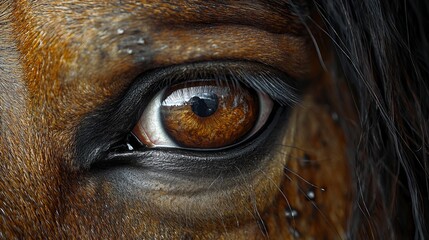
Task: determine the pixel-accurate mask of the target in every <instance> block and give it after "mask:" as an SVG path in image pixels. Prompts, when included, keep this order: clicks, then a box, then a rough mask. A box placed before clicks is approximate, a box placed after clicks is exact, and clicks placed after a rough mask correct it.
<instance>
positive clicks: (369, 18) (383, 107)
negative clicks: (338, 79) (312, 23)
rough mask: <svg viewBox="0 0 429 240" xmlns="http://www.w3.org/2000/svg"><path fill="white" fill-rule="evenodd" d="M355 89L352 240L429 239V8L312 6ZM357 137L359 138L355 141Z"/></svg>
mask: <svg viewBox="0 0 429 240" xmlns="http://www.w3.org/2000/svg"><path fill="white" fill-rule="evenodd" d="M314 5H315V8H316V10H317V11H318V12H319V14H320V15H321V16H322V18H323V19H324V20H325V26H322V28H324V29H325V30H326V31H327V34H328V35H329V36H328V37H329V38H330V39H331V40H332V42H333V46H334V48H335V51H336V56H337V59H338V61H337V62H338V63H339V69H340V71H341V74H342V76H343V78H344V81H346V82H347V84H348V86H349V87H350V88H351V89H352V92H353V95H354V96H353V99H354V101H355V105H356V109H357V112H358V115H359V121H360V122H359V123H357V125H358V127H355V126H353V124H350V123H346V124H347V125H346V128H345V129H346V131H347V132H348V135H349V136H348V137H349V139H351V141H350V142H349V148H350V155H351V159H352V160H351V166H352V169H354V187H355V194H356V195H355V196H356V202H355V204H354V209H353V213H352V214H353V216H352V220H351V223H350V226H349V234H350V236H352V237H351V238H356V237H358V238H364V239H366V238H374V239H386V238H387V239H395V238H400V239H403V238H404V237H405V238H407V239H408V238H409V239H412V238H413V237H412V236H413V234H414V239H424V238H425V237H426V236H427V234H428V232H427V227H426V220H427V219H429V218H428V215H429V211H428V208H429V201H428V198H429V196H428V187H429V186H428V172H429V171H428V170H429V166H428V152H429V144H428V141H429V139H428V135H429V131H428V128H429V124H428V122H429V78H428V69H429V68H428V67H429V66H428V64H429V46H428V44H429V42H428V34H429V18H428V16H429V2H428V1H425V0H421V1H417V0H416V1H397V0H393V1H383V0H359V1H353V0H342V1H318V0H316V1H315V2H314ZM356 133H359V134H356Z"/></svg>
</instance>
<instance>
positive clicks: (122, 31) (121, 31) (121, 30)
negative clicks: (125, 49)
mask: <svg viewBox="0 0 429 240" xmlns="http://www.w3.org/2000/svg"><path fill="white" fill-rule="evenodd" d="M124 32H125V30H124V29H122V28H118V30H116V33H117V34H119V35H121V34H124Z"/></svg>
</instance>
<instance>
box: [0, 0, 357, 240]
mask: <svg viewBox="0 0 429 240" xmlns="http://www.w3.org/2000/svg"><path fill="white" fill-rule="evenodd" d="M288 6H289V5H288V2H287V1H284V2H283V1H278V2H277V1H276V2H274V1H272V2H269V1H266V2H264V1H257V2H254V1H175V2H174V3H165V2H164V1H95V0H93V1H79V0H73V1H67V2H64V1H51V0H47V1H43V2H40V1H25V0H19V1H16V2H13V3H11V4H10V6H9V4H3V3H0V9H8V11H7V14H5V16H7V20H4V21H5V22H7V27H5V30H4V31H5V32H7V34H8V36H10V37H7V38H5V39H4V41H2V42H3V43H1V42H0V46H1V45H2V44H3V45H5V46H6V45H7V46H8V47H7V48H4V49H7V51H10V54H8V56H6V57H7V58H8V59H9V60H10V62H11V63H14V64H11V65H13V66H14V70H13V71H12V72H13V73H14V74H15V75H14V76H16V77H15V78H13V79H12V80H11V81H12V84H10V85H9V84H0V89H1V90H2V91H3V90H4V91H3V92H7V93H8V94H4V95H2V101H4V102H8V103H11V105H13V106H11V107H10V108H8V109H10V112H9V113H8V114H4V115H2V118H1V124H2V126H3V125H4V126H7V127H4V129H5V130H4V131H3V132H2V134H1V135H0V154H1V155H0V156H1V157H2V158H7V159H9V161H8V162H5V163H2V166H1V169H0V174H1V178H0V179H1V180H0V189H1V190H2V194H0V199H1V201H0V211H1V212H3V211H4V212H5V213H4V214H3V213H1V212H0V216H1V217H0V219H1V221H0V238H1V237H3V236H4V237H6V238H12V237H15V236H16V237H18V238H32V237H33V238H36V239H37V238H41V239H43V238H49V237H51V238H53V239H61V238H73V237H76V238H82V239H91V238H94V239H119V238H125V239H136V238H137V239H155V238H160V239H162V238H165V239H182V238H191V239H192V238H195V239H218V238H220V239H222V238H223V239H263V238H265V237H267V236H270V238H271V239H294V236H297V234H299V235H300V236H302V237H304V238H312V237H315V238H326V239H341V238H344V237H345V233H346V228H347V218H348V217H349V215H350V210H351V208H350V206H351V198H352V197H353V196H351V191H350V190H349V189H350V181H351V179H350V173H349V166H348V162H347V157H346V147H345V146H346V141H345V136H344V133H343V131H342V129H341V127H340V125H339V124H338V122H337V121H336V120H335V119H333V118H332V113H333V112H336V111H337V107H338V106H337V104H336V103H338V102H340V101H341V102H343V103H344V102H346V103H347V104H350V105H352V102H351V100H350V99H348V98H347V97H346V98H342V99H338V97H337V96H333V95H332V94H329V93H330V92H332V89H331V88H332V84H331V83H332V79H333V76H331V75H330V74H329V71H328V72H325V71H323V70H322V66H321V65H320V62H319V57H318V53H317V51H316V49H315V46H314V42H313V41H312V40H311V37H310V36H309V35H308V31H307V28H306V26H304V25H303V24H302V23H301V20H300V19H298V17H296V15H294V14H292V13H291V11H292V10H291V8H290V7H288ZM303 9H304V10H308V9H306V8H305V7H303ZM303 12H305V11H303ZM306 14H309V15H311V14H312V13H311V12H309V13H306ZM3 18H6V17H3ZM0 19H2V17H0ZM0 22H1V21H0ZM5 25H6V24H5ZM307 27H310V28H311V29H312V31H313V32H314V33H318V31H320V30H317V27H315V26H313V25H311V24H310V26H307ZM313 28H314V29H313ZM2 31H3V30H2ZM316 37H317V38H318V39H319V37H320V36H319V35H316ZM319 40H320V50H321V53H320V54H322V55H323V56H322V57H323V58H324V59H326V64H327V65H328V67H330V66H329V62H330V59H331V56H330V55H329V52H330V50H329V47H328V46H327V44H326V46H325V44H324V41H325V39H323V38H322V37H320V39H319ZM9 43H10V46H9V45H8V44H9ZM5 51H6V50H5ZM0 54H3V52H0ZM0 58H5V56H1V55H0ZM225 60H228V61H237V62H255V63H257V64H260V65H266V66H269V67H270V68H273V69H277V70H278V71H281V72H284V73H287V75H288V76H290V77H291V78H293V79H295V80H296V81H306V82H308V87H307V88H306V89H304V90H303V91H302V97H301V102H300V103H299V104H297V106H294V107H290V108H288V113H287V114H283V115H281V114H278V115H279V116H278V117H277V119H276V121H277V122H276V124H277V125H275V126H271V130H270V131H271V133H270V135H269V136H267V137H266V138H265V140H264V141H262V140H261V143H260V142H258V141H256V140H255V142H258V147H259V148H256V146H255V149H253V148H252V147H253V146H252V145H251V144H249V146H246V149H253V150H252V151H253V152H252V154H250V156H248V155H246V154H247V152H245V151H244V150H243V152H244V153H243V154H241V153H240V152H238V153H237V152H233V150H231V151H229V152H228V154H230V155H233V154H232V153H231V152H233V153H234V154H235V155H234V156H235V157H234V158H233V159H227V161H226V160H225V159H224V158H226V155H225V156H223V155H222V154H219V155H216V156H214V155H210V157H205V155H201V154H202V153H188V152H175V151H174V150H171V151H164V150H162V151H158V150H156V151H158V152H156V151H153V152H150V154H152V155H150V156H149V155H145V156H146V157H141V156H140V158H141V159H140V160H141V161H140V162H138V164H141V162H145V161H150V162H151V164H152V165H148V166H150V167H147V168H144V169H143V170H142V167H141V165H138V164H136V165H127V164H123V165H121V164H118V165H121V166H119V167H118V166H115V167H117V168H115V169H109V168H108V167H105V168H102V167H100V168H97V169H94V168H91V166H89V167H88V166H85V167H83V166H82V165H80V164H79V163H80V162H79V160H80V159H77V156H79V155H78V154H77V153H76V146H78V145H79V142H78V141H79V140H78V139H79V138H78V137H77V132H78V129H81V127H82V125H83V123H84V122H85V120H86V119H88V117H93V116H96V117H99V118H100V119H101V120H106V118H107V117H104V115H102V114H100V115H99V116H98V115H97V113H98V112H99V110H100V109H104V108H108V109H111V108H112V106H116V105H115V104H113V103H112V102H115V101H122V100H123V101H126V98H127V97H128V95H127V93H128V92H129V91H130V88H131V86H133V84H136V82H137V80H136V79H138V78H139V77H140V76H146V75H145V74H147V73H149V72H153V71H157V70H159V69H163V68H167V67H169V66H174V65H184V66H186V64H191V63H195V62H221V61H225ZM154 85H155V84H154ZM3 92H2V94H3ZM156 92H157V91H155V88H154V89H153V90H152V91H150V90H145V91H142V95H144V97H145V98H144V99H147V101H146V100H145V101H142V102H144V104H147V102H148V101H149V100H150V99H151V97H153V95H154V94H156ZM246 98H248V99H247V102H248V103H249V105H251V102H252V101H253V100H252V99H251V98H250V97H246ZM124 99H125V100H124ZM142 99H143V98H142ZM6 100H7V101H6ZM219 104H221V101H220V100H219ZM2 106H6V105H5V104H3V102H2ZM121 106H122V105H121ZM109 107H110V108H109ZM125 108H126V107H125ZM350 109H352V108H350ZM114 110H117V109H113V110H112V112H114V113H116V111H114ZM120 110H121V111H119V110H118V111H117V112H121V113H122V112H127V111H125V110H128V109H125V110H124V111H122V110H123V108H122V107H121V109H120ZM190 110H192V109H187V111H190ZM219 110H222V109H218V111H219ZM256 112H257V109H256V107H255V109H254V114H255V115H256ZM220 113H223V112H220ZM172 114H173V115H174V114H176V113H174V112H172ZM215 114H216V113H215ZM215 114H213V115H211V116H208V117H207V121H211V120H210V119H211V118H212V117H215V116H214V115H215ZM240 114H243V113H242V112H237V113H236V114H235V115H234V116H235V117H237V116H238V117H240V116H239V115H240ZM252 114H253V113H251V114H250V115H252ZM225 116H227V117H226V118H231V119H232V120H230V119H226V120H225V122H227V121H232V122H234V119H233V116H232V115H225ZM110 117H111V119H113V120H115V119H118V118H119V116H116V115H115V114H111V116H110ZM121 117H123V116H121ZM133 117H135V116H133ZM346 117H348V118H349V119H354V118H355V115H354V112H353V111H352V110H350V112H347V116H346ZM166 118H167V120H168V119H170V118H171V119H173V120H175V119H178V118H181V117H178V116H171V117H170V116H167V117H166ZM209 118H210V119H209ZM254 118H255V117H254V116H253V115H252V116H249V119H250V120H249V122H252V123H253V121H256V119H254ZM113 120H112V121H113ZM137 120H138V116H137V117H136V122H137ZM189 121H196V120H194V119H191V120H189ZM91 123H92V122H91ZM99 124H102V121H100V122H99ZM171 124H172V125H175V124H176V123H174V122H172V123H171ZM96 125H97V123H95V124H94V126H90V127H88V126H86V127H88V128H90V129H91V128H93V129H96V128H97V127H99V126H96ZM117 125H121V121H118V124H117ZM227 125H229V124H227ZM231 125H233V124H231ZM249 125H250V123H249ZM220 127H222V128H225V126H223V125H222V126H220ZM239 127H242V126H237V127H234V131H238V132H240V134H241V131H242V132H246V131H247V127H248V126H245V127H246V129H244V130H242V129H239ZM125 128H126V127H124V129H125ZM172 128H173V127H172ZM249 128H250V127H249ZM199 129H200V130H201V129H202V130H201V131H204V132H203V133H202V134H203V135H204V134H206V132H207V131H209V130H210V129H204V128H199ZM131 130H132V128H130V129H129V132H131ZM109 134H110V135H113V134H116V132H114V131H113V130H112V131H109V129H107V130H106V132H103V133H98V135H96V136H107V135H109ZM124 134H126V132H125V133H124ZM240 134H237V136H236V138H237V139H239V138H240V137H242V136H244V135H245V133H243V134H241V135H240ZM238 135H240V136H238ZM262 135H263V134H262ZM179 137H181V136H178V138H179ZM94 138H95V135H94ZM96 140H97V139H96ZM94 141H95V140H94ZM213 141H215V140H213V139H211V140H210V141H209V142H207V145H206V147H207V146H208V147H211V146H210V144H212V142H213ZM6 143H8V144H6ZM9 143H10V144H9ZM183 144H185V143H183ZM186 144H188V143H186ZM191 144H193V145H198V143H196V142H192V143H191ZM204 144H206V143H201V145H204ZM93 150H94V151H93V153H94V154H97V153H98V152H100V151H107V150H105V149H93ZM246 151H247V150H246ZM249 151H250V150H249ZM142 155H144V154H142ZM230 155H228V156H230ZM3 156H5V157H3ZM148 156H149V157H148ZM178 156H183V157H181V158H180V159H178V158H179V157H178ZM176 158H177V159H178V160H177V161H183V162H186V160H191V163H192V161H195V164H193V165H194V166H198V167H199V166H206V165H204V164H203V163H201V162H202V161H206V160H207V161H211V162H212V163H213V162H215V165H216V168H209V167H207V169H204V171H210V170H211V169H214V170H213V171H212V172H210V174H207V176H204V174H200V175H198V174H194V175H192V176H190V175H191V174H188V175H187V172H186V169H185V170H183V169H182V168H181V169H180V174H176V175H175V168H174V167H176V165H174V162H175V160H176ZM231 158H232V157H231ZM213 159H215V160H213ZM234 159H236V160H237V159H240V161H242V162H245V163H246V164H247V165H246V166H243V167H241V165H240V167H230V166H235V165H232V164H231V162H232V161H233V160H234ZM222 160H224V161H222ZM158 161H159V162H160V163H163V164H158ZM237 161H238V160H237ZM168 162H170V163H171V162H173V163H172V164H170V165H169V164H164V163H168ZM157 164H158V165H167V166H158V165H157ZM228 164H230V165H228ZM190 165H192V164H190ZM186 166H189V165H186ZM198 167H195V168H192V166H189V172H192V173H195V172H198ZM118 169H119V170H118ZM162 169H168V172H163V171H161V170H162ZM195 169H197V170H195ZM201 171H203V170H201ZM142 172H143V173H142ZM204 173H205V172H204ZM130 176H131V177H130ZM196 176H197V177H196ZM327 176H328V177H327ZM124 179H125V180H124ZM141 179H144V181H143V180H142V181H140V180H141ZM309 194H310V195H309ZM309 196H310V197H309ZM293 211H295V212H296V213H297V214H298V215H293V217H291V215H290V213H291V212H293Z"/></svg>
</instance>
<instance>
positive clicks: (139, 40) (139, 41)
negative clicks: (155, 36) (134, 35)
mask: <svg viewBox="0 0 429 240" xmlns="http://www.w3.org/2000/svg"><path fill="white" fill-rule="evenodd" d="M145 43H146V41H145V40H144V39H143V38H139V39H138V40H137V44H140V45H144V44H145Z"/></svg>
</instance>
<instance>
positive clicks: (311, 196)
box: [305, 190, 316, 201]
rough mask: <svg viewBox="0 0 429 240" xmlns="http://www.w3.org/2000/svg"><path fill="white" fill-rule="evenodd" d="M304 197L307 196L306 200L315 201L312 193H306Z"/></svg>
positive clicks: (314, 195)
mask: <svg viewBox="0 0 429 240" xmlns="http://www.w3.org/2000/svg"><path fill="white" fill-rule="evenodd" d="M305 195H307V199H308V200H311V201H313V200H314V199H316V194H315V193H314V191H311V190H310V191H308V192H307V193H306V194H305Z"/></svg>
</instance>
